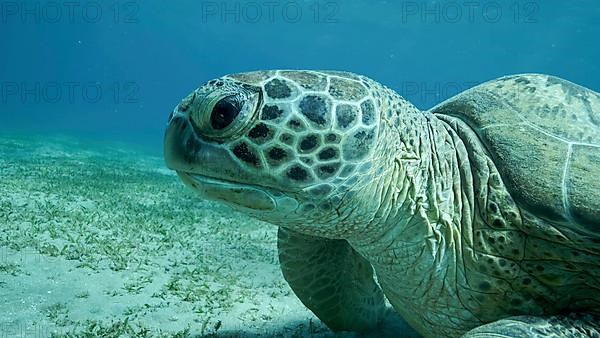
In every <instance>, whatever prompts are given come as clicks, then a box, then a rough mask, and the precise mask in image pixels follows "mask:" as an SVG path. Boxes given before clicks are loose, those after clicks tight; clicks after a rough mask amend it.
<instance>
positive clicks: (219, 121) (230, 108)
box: [210, 96, 242, 130]
mask: <svg viewBox="0 0 600 338" xmlns="http://www.w3.org/2000/svg"><path fill="white" fill-rule="evenodd" d="M241 110H242V107H241V106H240V104H239V102H238V101H237V100H236V99H235V96H228V97H226V98H224V99H222V100H220V101H219V102H217V104H215V106H214V108H213V109H212V113H211V115H210V125H211V126H212V127H213V129H215V130H223V129H225V128H227V127H229V126H230V125H231V124H232V123H233V121H234V120H235V118H236V117H237V116H238V115H239V114H240V111H241Z"/></svg>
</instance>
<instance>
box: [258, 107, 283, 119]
mask: <svg viewBox="0 0 600 338" xmlns="http://www.w3.org/2000/svg"><path fill="white" fill-rule="evenodd" d="M281 115H283V110H282V109H280V108H279V107H277V106H271V105H265V107H264V108H263V110H262V114H261V115H260V118H261V120H275V119H277V118H279V117H281Z"/></svg>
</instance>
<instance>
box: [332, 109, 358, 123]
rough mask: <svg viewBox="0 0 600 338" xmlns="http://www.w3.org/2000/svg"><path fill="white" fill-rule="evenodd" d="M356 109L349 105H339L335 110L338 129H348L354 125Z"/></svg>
mask: <svg viewBox="0 0 600 338" xmlns="http://www.w3.org/2000/svg"><path fill="white" fill-rule="evenodd" d="M357 115H358V109H357V108H356V107H354V106H351V105H349V104H340V105H338V106H337V107H336V109H335V116H336V119H337V125H338V127H339V128H340V129H348V128H351V127H353V126H354V124H356V117H357Z"/></svg>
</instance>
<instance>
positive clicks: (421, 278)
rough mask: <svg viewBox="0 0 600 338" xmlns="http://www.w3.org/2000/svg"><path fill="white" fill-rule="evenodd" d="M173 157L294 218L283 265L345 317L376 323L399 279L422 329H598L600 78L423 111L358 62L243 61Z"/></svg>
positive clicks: (171, 140) (282, 240)
mask: <svg viewBox="0 0 600 338" xmlns="http://www.w3.org/2000/svg"><path fill="white" fill-rule="evenodd" d="M165 159H166V163H167V165H168V166H169V167H170V168H171V169H174V170H176V171H177V174H178V175H179V176H180V177H181V179H182V180H183V182H184V183H185V184H186V185H188V186H190V187H191V188H193V189H195V190H197V191H198V192H200V193H201V194H202V195H203V196H205V197H206V198H209V199H214V200H218V201H222V202H224V203H226V204H228V205H230V206H233V207H234V208H236V209H238V210H241V211H242V212H244V213H246V214H248V215H250V216H253V217H256V218H259V219H261V220H264V221H267V222H270V223H272V224H275V225H277V226H279V230H278V248H279V259H280V265H281V269H282V271H283V276H284V278H285V279H286V280H287V282H288V283H289V284H290V286H291V288H292V290H293V291H294V292H295V294H296V295H297V296H298V297H299V298H300V300H301V301H302V302H303V303H304V304H305V305H306V306H307V307H308V308H309V309H310V310H312V311H313V312H314V313H315V315H316V316H317V317H319V318H320V319H321V320H322V321H323V322H324V323H325V324H326V325H328V326H329V327H330V328H331V329H333V330H334V331H335V330H350V331H352V330H354V331H365V330H370V329H374V328H376V327H377V325H378V323H379V322H380V320H381V318H382V317H383V314H384V311H385V299H384V295H385V297H387V299H388V300H389V302H390V303H391V305H392V306H393V308H394V309H395V310H396V312H397V313H399V314H400V315H401V316H402V317H403V318H404V319H405V320H406V321H407V322H408V323H409V324H410V325H411V326H412V327H414V328H415V329H416V330H417V331H418V332H419V333H420V334H422V335H423V336H425V337H458V336H461V335H464V337H490V336H493V337H548V336H551V335H556V336H559V335H560V336H561V337H576V336H578V337H579V336H582V335H590V336H598V335H600V320H599V318H600V95H599V94H598V93H596V92H594V91H592V90H590V89H586V88H584V87H581V86H579V85H576V84H573V83H571V82H568V81H566V80H563V79H560V78H557V77H553V76H549V75H539V74H523V75H514V76H507V77H502V78H499V79H496V80H493V81H490V82H487V83H484V84H481V85H478V86H476V87H474V88H472V89H469V90H467V91H465V92H463V93H461V94H459V95H457V96H455V97H453V98H451V99H449V100H447V101H446V102H443V103H441V104H439V105H438V106H436V107H434V108H433V109H431V110H429V111H425V112H424V111H420V110H418V109H417V108H415V106H413V105H412V104H411V103H409V102H408V101H406V100H405V99H403V98H402V97H401V96H400V95H398V94H397V93H395V92H394V91H392V90H390V89H388V88H386V87H385V86H383V85H381V84H379V83H377V82H375V81H373V80H371V79H369V78H367V77H364V76H360V75H356V74H352V73H346V72H335V71H293V70H289V71H287V70H278V71H257V72H250V73H243V74H236V75H228V76H224V77H221V78H219V79H215V80H212V81H210V82H208V83H206V84H205V85H203V86H202V87H200V88H199V89H197V90H195V91H193V92H192V93H191V94H190V95H189V96H187V97H186V98H185V99H184V100H183V101H182V102H181V103H180V104H178V105H177V107H176V108H175V109H174V111H173V112H172V114H171V117H170V118H169V124H168V128H167V131H166V135H165ZM375 276H376V277H375ZM375 278H377V280H375Z"/></svg>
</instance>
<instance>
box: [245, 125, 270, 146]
mask: <svg viewBox="0 0 600 338" xmlns="http://www.w3.org/2000/svg"><path fill="white" fill-rule="evenodd" d="M273 134H274V131H273V130H271V129H270V128H269V127H268V126H267V125H266V124H264V123H259V124H257V125H256V126H255V127H254V128H252V129H251V130H250V132H249V133H248V137H250V138H251V139H252V141H253V142H254V143H257V144H262V143H265V142H267V141H269V140H270V139H272V138H273Z"/></svg>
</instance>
